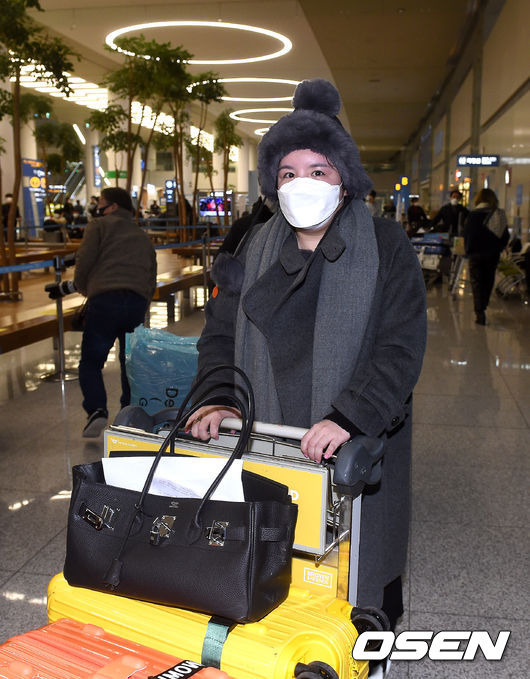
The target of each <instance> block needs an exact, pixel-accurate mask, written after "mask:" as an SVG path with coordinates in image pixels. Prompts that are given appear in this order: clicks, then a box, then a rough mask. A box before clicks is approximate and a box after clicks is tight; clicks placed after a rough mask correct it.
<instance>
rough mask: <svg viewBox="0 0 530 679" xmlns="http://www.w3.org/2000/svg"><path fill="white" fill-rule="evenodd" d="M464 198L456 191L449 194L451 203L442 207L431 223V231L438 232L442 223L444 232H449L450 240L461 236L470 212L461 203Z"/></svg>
mask: <svg viewBox="0 0 530 679" xmlns="http://www.w3.org/2000/svg"><path fill="white" fill-rule="evenodd" d="M462 198H463V196H462V194H461V193H460V191H458V189H455V190H453V191H451V193H450V194H449V202H448V203H446V204H445V205H442V207H441V208H440V210H439V211H438V212H437V213H436V215H435V216H434V217H433V219H432V221H431V230H432V231H437V230H439V229H436V226H437V225H438V224H439V223H440V222H441V223H442V224H443V229H444V231H447V232H448V234H449V237H450V238H454V237H455V236H461V235H462V230H463V227H464V223H465V221H466V218H467V216H468V214H469V210H468V209H467V208H466V207H464V206H463V205H462V203H461V200H462Z"/></svg>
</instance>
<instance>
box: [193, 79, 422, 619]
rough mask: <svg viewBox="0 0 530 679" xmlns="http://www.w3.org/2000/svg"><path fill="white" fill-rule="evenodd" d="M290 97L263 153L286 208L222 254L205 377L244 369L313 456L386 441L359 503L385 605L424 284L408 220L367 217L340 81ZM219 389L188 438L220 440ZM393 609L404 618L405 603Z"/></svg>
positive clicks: (266, 179) (375, 598) (363, 599)
mask: <svg viewBox="0 0 530 679" xmlns="http://www.w3.org/2000/svg"><path fill="white" fill-rule="evenodd" d="M293 104H294V108H295V110H294V112H293V113H291V114H289V115H286V116H284V117H283V118H281V119H280V120H279V121H278V123H276V124H275V125H273V127H271V128H270V130H269V131H268V132H267V134H265V135H264V137H263V139H262V141H261V143H260V145H259V148H258V172H259V179H260V185H261V191H262V193H263V194H264V195H265V196H266V197H268V198H274V199H276V200H277V201H278V203H279V208H280V209H279V210H278V211H277V212H276V214H275V215H274V216H273V217H272V218H271V219H270V220H269V221H268V222H266V223H265V224H263V225H259V226H258V227H256V228H255V229H254V230H253V231H251V232H250V233H249V234H248V236H247V238H246V239H245V240H244V241H243V242H242V244H241V246H240V249H239V251H237V252H236V253H235V256H229V255H225V256H223V257H221V256H219V257H218V258H217V260H216V266H215V267H214V268H215V270H214V271H212V276H213V278H214V280H215V283H216V285H217V288H216V289H215V290H214V294H213V296H212V298H211V300H210V301H209V302H208V305H207V309H206V325H205V329H204V331H203V333H202V335H201V338H200V340H199V342H198V349H199V374H200V372H204V371H206V370H207V369H209V368H211V367H213V366H215V365H219V364H221V363H231V362H235V363H236V364H237V365H239V366H240V367H241V368H242V369H243V370H244V371H245V372H246V373H247V375H248V376H249V378H250V380H251V382H252V385H253V388H254V391H255V396H256V404H257V405H256V419H257V420H261V421H266V422H273V423H278V424H289V425H294V426H300V427H305V428H308V429H309V431H308V433H307V434H306V435H305V436H304V438H303V440H302V442H301V450H302V452H303V453H304V455H305V456H306V457H307V458H308V459H310V460H314V461H316V462H320V461H321V460H322V458H329V457H330V456H331V455H332V453H333V452H334V451H335V450H336V448H337V447H338V446H339V445H341V444H342V443H344V442H346V441H347V440H349V439H350V438H351V437H352V436H354V435H356V434H359V433H364V434H368V435H370V436H384V437H385V438H386V437H388V445H387V448H386V450H387V453H386V456H385V462H384V467H385V471H384V475H383V480H382V482H381V484H380V486H378V487H377V488H376V491H375V492H371V494H370V495H367V497H366V498H365V500H366V501H365V503H364V505H363V522H367V523H366V524H365V525H370V531H369V532H366V531H364V532H363V537H362V540H361V541H362V545H361V552H362V562H361V573H360V578H361V581H360V589H359V600H358V603H359V604H360V605H365V604H366V605H368V604H369V605H374V606H380V605H381V604H382V603H383V593H384V589H385V585H387V584H388V583H390V582H391V581H393V580H395V579H396V578H399V576H400V574H401V572H402V570H403V566H404V561H405V555H406V547H407V523H408V484H409V457H410V417H409V408H410V396H411V392H412V389H413V387H414V385H415V383H416V380H417V378H418V375H419V372H420V368H421V363H422V358H423V353H424V348H425V326H426V316H425V288H424V283H423V277H422V273H421V269H420V267H419V264H418V260H417V257H416V255H415V253H414V251H413V250H412V248H411V246H410V243H409V240H408V238H407V236H406V234H405V232H404V231H403V229H402V228H401V227H400V226H399V225H398V224H396V223H393V222H389V220H387V219H377V218H375V219H372V217H371V216H370V213H369V211H368V209H367V208H366V205H365V204H364V200H363V198H364V196H365V195H366V194H367V193H368V191H369V190H370V188H371V183H370V180H369V179H368V177H367V176H366V174H365V172H364V170H363V167H362V165H361V162H360V158H359V152H358V150H357V147H356V145H355V142H354V141H353V139H352V138H351V136H350V135H349V134H348V133H347V132H346V131H345V130H344V128H343V127H342V125H341V123H340V122H339V120H338V118H337V117H336V114H337V113H338V111H339V110H340V98H339V95H338V92H337V91H336V89H335V88H334V87H333V85H331V83H329V82H327V81H324V80H320V79H317V80H312V81H304V82H302V83H301V84H300V85H299V86H298V88H297V90H296V92H295V96H294V99H293ZM227 380H233V377H232V376H228V375H227ZM222 394H223V387H222V386H219V406H212V407H206V408H203V409H201V410H200V411H198V412H197V413H195V414H194V415H193V416H192V418H190V421H189V422H188V429H189V430H190V431H191V433H192V434H193V436H195V437H198V438H200V439H203V440H207V439H209V438H210V437H213V438H214V439H216V438H217V437H218V428H219V423H220V421H221V420H222V419H223V418H224V417H227V416H233V413H234V411H233V410H232V409H231V408H227V407H225V406H223V400H222ZM386 458H388V460H387V459H386ZM365 508H366V511H365ZM398 589H399V591H398V593H397V595H396V596H397V598H399V596H400V583H399V588H398ZM395 591H397V590H395ZM389 596H391V597H392V595H389ZM387 598H388V597H387ZM386 608H387V609H388V612H389V613H390V615H391V617H392V618H393V621H394V622H395V619H396V617H397V616H398V615H399V613H400V604H399V603H398V604H397V605H396V606H395V607H394V610H393V611H391V610H389V609H390V608H391V607H390V606H387V607H386Z"/></svg>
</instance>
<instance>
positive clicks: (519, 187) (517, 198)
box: [515, 184, 523, 205]
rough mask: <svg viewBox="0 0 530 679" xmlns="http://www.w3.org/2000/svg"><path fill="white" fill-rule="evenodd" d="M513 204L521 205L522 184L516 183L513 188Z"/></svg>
mask: <svg viewBox="0 0 530 679" xmlns="http://www.w3.org/2000/svg"><path fill="white" fill-rule="evenodd" d="M515 204H516V205H522V204H523V185H522V184H517V187H516V189H515Z"/></svg>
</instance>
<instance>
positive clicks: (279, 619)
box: [48, 406, 388, 679]
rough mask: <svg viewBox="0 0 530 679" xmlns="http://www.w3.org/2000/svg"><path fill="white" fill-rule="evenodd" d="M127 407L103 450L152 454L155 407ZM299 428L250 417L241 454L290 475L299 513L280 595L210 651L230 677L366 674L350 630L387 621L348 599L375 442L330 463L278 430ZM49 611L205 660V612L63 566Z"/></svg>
mask: <svg viewBox="0 0 530 679" xmlns="http://www.w3.org/2000/svg"><path fill="white" fill-rule="evenodd" d="M127 411H128V409H127V408H126V409H124V410H123V411H122V412H121V413H120V415H119V416H118V418H117V422H115V424H114V425H113V426H111V427H109V428H108V429H107V430H106V431H105V454H106V455H116V454H118V455H120V454H121V455H124V454H126V455H135V454H145V453H146V452H149V451H150V452H151V454H154V452H155V451H156V450H158V448H159V446H160V444H161V442H162V440H163V438H164V436H163V430H162V431H160V432H159V433H153V427H152V426H151V425H152V423H153V419H154V418H156V416H148V415H147V414H146V413H145V412H144V411H142V409H141V408H138V407H133V406H130V407H129V411H128V412H127ZM124 412H125V415H126V417H124ZM131 415H132V417H130V416H131ZM124 421H125V422H126V423H125V424H124ZM120 422H121V424H120ZM223 426H225V427H228V428H229V429H230V430H231V429H236V428H237V427H238V426H239V421H238V420H235V421H234V420H225V421H224V422H223ZM305 431H306V430H304V429H297V428H292V427H288V428H284V427H278V426H275V425H265V424H261V423H257V422H255V423H254V426H253V435H252V437H251V440H250V443H249V450H248V453H246V454H245V455H244V456H243V463H244V468H246V469H249V470H251V471H254V472H256V473H259V474H262V475H264V476H269V477H270V478H272V479H274V480H277V481H280V482H282V483H285V484H286V485H288V487H289V489H290V492H291V495H292V497H293V500H294V501H295V502H297V503H298V523H297V528H296V533H295V541H294V542H295V545H294V546H295V552H294V557H293V563H292V585H291V589H290V592H289V596H288V597H287V599H286V601H284V602H283V603H282V604H281V605H280V606H279V607H278V608H276V609H275V610H274V611H272V612H271V613H270V614H269V615H267V616H266V617H265V618H263V619H262V620H260V621H259V622H257V623H250V624H246V625H236V626H235V627H234V628H233V629H232V630H231V631H230V633H229V634H228V636H227V637H226V641H225V643H224V645H223V646H222V652H221V653H220V655H219V658H218V659H217V662H215V661H211V658H208V660H209V662H208V663H207V664H209V665H212V666H214V667H215V666H218V667H219V668H220V669H221V670H224V671H225V672H227V673H228V674H229V675H230V676H231V677H234V678H235V679H250V678H251V677H252V678H254V679H291V678H293V679H294V677H297V678H298V679H318V678H320V679H365V678H366V677H367V675H368V663H367V662H366V661H357V660H355V659H354V658H353V657H352V648H353V646H354V643H355V640H356V638H357V636H358V634H359V633H360V632H361V631H366V630H374V629H375V630H382V629H387V628H388V620H387V619H386V616H385V615H384V613H383V612H381V611H379V610H378V609H375V608H363V609H359V608H357V607H356V606H355V605H354V604H355V601H356V595H357V576H358V556H359V538H360V506H361V497H360V494H361V491H362V489H363V487H364V485H365V483H375V482H377V480H378V479H379V477H380V473H381V463H380V460H381V456H382V447H383V443H382V441H381V440H379V439H370V438H368V437H357V438H356V439H354V440H353V441H351V442H349V443H348V444H345V445H344V446H343V447H342V448H341V450H340V451H339V452H338V454H337V456H336V459H335V463H334V465H333V468H332V466H331V465H326V466H324V465H319V464H316V463H312V462H308V461H307V460H306V459H305V458H304V457H303V455H302V453H301V451H300V448H299V445H297V444H293V443H285V442H283V441H281V440H279V437H288V438H289V439H298V440H300V439H301V438H302V436H303V434H304V433H305ZM236 440H237V437H236V436H235V435H232V434H230V433H223V434H221V435H220V438H219V440H218V441H216V442H215V444H214V443H208V444H205V443H202V442H199V441H196V440H193V439H190V437H185V436H183V437H182V438H177V439H176V440H175V447H174V452H175V453H177V454H179V453H180V454H186V455H197V456H221V457H228V456H229V455H230V453H231V452H232V449H233V447H234V445H235V442H236ZM48 616H49V619H50V621H55V620H57V619H59V618H61V617H69V618H73V619H75V620H79V621H80V622H84V623H92V624H96V625H99V626H101V627H102V628H104V629H105V630H106V631H108V632H110V633H113V634H117V635H119V636H122V637H124V638H126V639H130V640H131V641H135V642H139V643H141V644H144V645H146V646H149V647H152V648H155V649H158V650H161V651H163V652H165V653H168V654H171V655H176V656H178V657H186V658H190V659H191V660H194V661H196V662H201V660H204V658H203V653H204V639H205V636H206V635H207V634H208V626H209V622H210V618H209V616H207V615H203V614H200V613H195V612H193V611H188V610H182V609H178V608H174V607H169V606H162V605H159V604H151V603H146V602H141V601H135V600H132V599H126V598H124V597H120V596H116V595H113V594H107V593H102V592H96V591H92V590H87V589H83V588H79V587H70V586H69V585H68V584H67V582H66V581H65V579H64V577H63V576H62V575H61V574H59V575H57V576H55V577H54V578H53V580H52V581H51V583H50V585H49V588H48ZM203 664H206V663H204V662H203Z"/></svg>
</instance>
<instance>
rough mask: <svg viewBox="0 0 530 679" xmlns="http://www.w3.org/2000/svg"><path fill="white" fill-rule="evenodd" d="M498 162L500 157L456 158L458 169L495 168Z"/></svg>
mask: <svg viewBox="0 0 530 679" xmlns="http://www.w3.org/2000/svg"><path fill="white" fill-rule="evenodd" d="M499 162H500V156H496V155H469V156H458V165H459V166H460V167H472V166H473V165H476V166H480V167H497V166H498V165H499Z"/></svg>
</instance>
